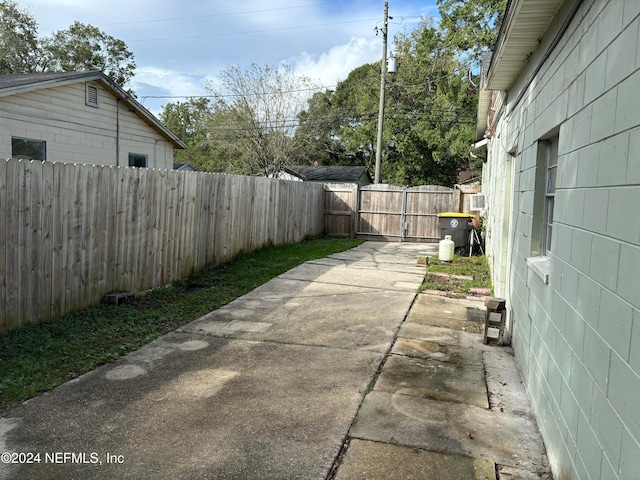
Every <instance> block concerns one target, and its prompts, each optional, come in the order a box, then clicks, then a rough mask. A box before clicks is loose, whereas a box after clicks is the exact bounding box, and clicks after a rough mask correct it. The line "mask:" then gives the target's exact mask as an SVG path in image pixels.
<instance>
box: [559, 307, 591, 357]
mask: <svg viewBox="0 0 640 480" xmlns="http://www.w3.org/2000/svg"><path fill="white" fill-rule="evenodd" d="M585 325H586V322H585V321H584V319H583V318H582V317H581V316H580V315H579V314H578V312H576V311H575V310H574V309H573V308H572V307H571V306H569V307H567V320H566V323H565V329H564V332H563V335H564V338H565V339H566V340H567V343H568V344H569V345H570V346H571V349H572V350H573V351H574V352H575V353H576V355H577V356H578V357H579V358H582V350H583V346H584V331H585Z"/></svg>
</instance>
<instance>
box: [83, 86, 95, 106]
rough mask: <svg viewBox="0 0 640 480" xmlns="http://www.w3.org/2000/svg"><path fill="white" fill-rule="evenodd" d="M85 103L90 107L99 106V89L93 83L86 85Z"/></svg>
mask: <svg viewBox="0 0 640 480" xmlns="http://www.w3.org/2000/svg"><path fill="white" fill-rule="evenodd" d="M85 102H86V104H87V105H89V106H90V107H97V106H98V87H97V86H96V85H94V84H93V83H87V84H86V92H85Z"/></svg>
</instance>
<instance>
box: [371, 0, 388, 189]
mask: <svg viewBox="0 0 640 480" xmlns="http://www.w3.org/2000/svg"><path fill="white" fill-rule="evenodd" d="M388 26H389V2H384V26H383V27H382V62H381V65H380V108H379V109H378V141H377V143H376V174H375V179H374V183H380V163H381V161H382V129H383V127H384V96H385V83H386V81H387V30H388Z"/></svg>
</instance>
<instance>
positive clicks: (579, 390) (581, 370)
mask: <svg viewBox="0 0 640 480" xmlns="http://www.w3.org/2000/svg"><path fill="white" fill-rule="evenodd" d="M569 385H571V393H573V395H574V397H575V398H576V400H577V402H578V405H580V408H581V409H582V411H583V412H589V411H590V409H591V394H592V393H593V388H594V382H593V378H592V377H591V375H589V372H588V371H587V368H586V367H585V366H584V365H583V363H582V362H581V361H580V359H579V358H578V357H577V356H574V357H573V360H572V362H571V381H570V382H569Z"/></svg>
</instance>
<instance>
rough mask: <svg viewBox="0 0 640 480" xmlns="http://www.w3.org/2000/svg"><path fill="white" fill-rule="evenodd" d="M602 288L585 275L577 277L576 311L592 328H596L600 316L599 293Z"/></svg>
mask: <svg viewBox="0 0 640 480" xmlns="http://www.w3.org/2000/svg"><path fill="white" fill-rule="evenodd" d="M601 290H602V286H601V285H600V284H599V283H597V282H595V281H594V280H593V279H592V278H590V277H587V276H586V275H579V276H578V291H579V292H580V295H578V298H577V299H576V310H577V311H578V313H579V314H580V316H581V317H582V318H584V319H585V320H586V321H587V323H588V324H589V325H591V326H592V327H593V328H596V327H597V326H598V320H599V316H600V292H601Z"/></svg>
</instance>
